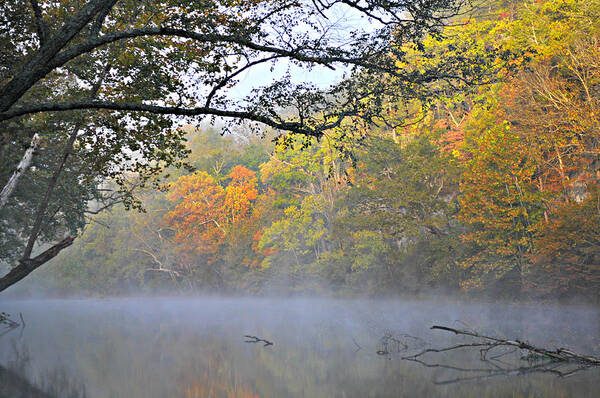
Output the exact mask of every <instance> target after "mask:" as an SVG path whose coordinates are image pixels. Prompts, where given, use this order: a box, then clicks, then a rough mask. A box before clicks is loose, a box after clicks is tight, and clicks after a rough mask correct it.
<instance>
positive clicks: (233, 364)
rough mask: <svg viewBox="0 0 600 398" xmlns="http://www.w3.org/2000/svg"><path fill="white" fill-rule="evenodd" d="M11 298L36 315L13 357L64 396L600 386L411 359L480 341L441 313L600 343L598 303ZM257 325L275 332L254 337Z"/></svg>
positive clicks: (521, 333) (7, 349) (6, 346)
mask: <svg viewBox="0 0 600 398" xmlns="http://www.w3.org/2000/svg"><path fill="white" fill-rule="evenodd" d="M2 307H3V310H5V311H7V312H9V313H12V314H18V313H19V312H21V313H22V314H23V316H24V318H25V321H26V327H25V329H24V330H23V331H22V335H19V333H20V332H19V331H13V332H11V333H10V334H7V335H5V336H3V337H2V338H0V365H2V366H4V367H7V368H9V369H16V370H18V371H19V372H21V374H22V375H23V376H24V377H26V378H27V379H28V380H29V381H31V382H32V383H34V384H36V385H37V386H39V387H41V389H42V390H44V391H47V392H54V395H55V396H67V394H71V395H70V396H88V397H221V396H223V397H256V396H259V397H370V396H372V397H380V396H389V397H392V396H393V397H398V396H407V397H414V396H427V397H431V396H473V397H475V396H476V397H482V396H483V397H487V396H490V397H492V396H494V397H495V396H498V397H502V396H516V397H518V396H536V397H538V396H541V397H564V396H574V397H584V396H595V394H596V393H597V391H599V390H600V377H599V376H600V372H599V371H598V369H588V370H585V371H581V372H577V373H575V374H573V375H572V376H570V377H564V378H561V377H557V375H556V374H548V373H528V374H522V375H514V376H510V375H501V376H498V377H486V378H481V379H478V380H471V381H462V382H456V383H454V382H453V383H450V384H440V383H444V382H446V381H452V380H455V379H460V378H470V377H473V376H477V375H481V372H474V371H458V370H455V369H448V368H444V367H439V366H436V367H428V366H425V365H423V364H420V363H415V362H411V361H406V360H402V359H401V358H402V356H404V355H406V353H407V352H417V351H419V350H422V349H423V348H424V347H443V346H448V345H451V344H457V343H460V342H465V341H467V340H466V339H465V338H461V337H457V336H453V335H451V334H449V333H446V332H443V331H435V330H433V331H432V330H430V329H429V328H430V327H431V326H432V325H434V324H437V325H447V326H451V327H458V328H463V329H464V328H468V329H473V330H477V331H478V332H480V333H482V334H488V335H492V336H498V337H506V338H517V339H522V340H526V341H528V342H530V343H532V344H537V345H540V346H546V347H558V346H561V347H565V346H566V347H569V348H571V349H573V350H576V351H578V352H582V353H586V354H596V355H597V353H598V351H600V345H599V343H600V339H599V336H600V311H599V310H598V309H594V308H590V307H585V306H575V305H570V306H558V305H540V304H535V305H534V304H519V305H512V304H505V303H496V304H482V303H478V304H472V303H471V304H466V303H461V302H458V301H453V300H446V299H430V300H421V301H407V300H333V299H309V298H293V299H291V298H286V299H284V298H273V299H267V298H214V297H213V298H154V299H148V298H129V299H85V300H29V301H4V302H3V303H2ZM244 335H252V336H257V337H259V338H262V339H266V340H268V341H271V342H273V343H274V345H272V346H267V347H265V346H264V345H263V344H262V343H258V344H252V343H246V342H245V338H244ZM386 335H387V336H394V337H395V338H398V339H401V340H402V341H403V342H404V343H406V344H407V345H408V346H409V348H408V349H407V350H406V351H405V350H400V347H396V346H393V345H389V346H387V347H385V348H387V349H388V350H387V351H389V352H387V353H386V354H384V355H380V354H378V351H379V352H380V353H381V351H382V344H384V339H385V336H386ZM399 351H402V352H399ZM423 359H424V361H425V362H426V363H427V364H429V365H431V364H445V365H451V366H453V367H455V368H461V369H462V368H464V369H472V368H486V367H487V368H489V367H490V366H491V365H490V364H488V363H484V362H482V361H480V359H479V352H478V350H477V349H474V350H464V351H459V352H452V353H450V354H434V353H431V354H427V355H426V356H425V357H424V358H423ZM507 361H508V359H507ZM521 362H522V363H521V364H519V366H528V362H527V361H521ZM529 365H531V364H529Z"/></svg>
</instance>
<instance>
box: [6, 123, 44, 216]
mask: <svg viewBox="0 0 600 398" xmlns="http://www.w3.org/2000/svg"><path fill="white" fill-rule="evenodd" d="M39 142H40V136H39V134H38V133H35V135H34V136H33V139H32V140H31V145H29V148H27V151H25V155H23V159H21V161H20V162H19V165H18V166H17V170H15V172H14V173H13V175H12V176H11V177H10V179H9V180H8V182H7V183H6V185H5V186H4V188H2V192H0V210H1V209H2V208H3V207H4V206H5V205H6V203H7V202H8V198H10V195H12V193H13V191H14V190H15V188H16V187H17V183H18V182H19V179H20V178H21V177H22V176H23V174H25V172H26V171H27V169H28V168H29V166H31V161H32V160H33V154H34V153H35V150H36V149H37V146H38V144H39Z"/></svg>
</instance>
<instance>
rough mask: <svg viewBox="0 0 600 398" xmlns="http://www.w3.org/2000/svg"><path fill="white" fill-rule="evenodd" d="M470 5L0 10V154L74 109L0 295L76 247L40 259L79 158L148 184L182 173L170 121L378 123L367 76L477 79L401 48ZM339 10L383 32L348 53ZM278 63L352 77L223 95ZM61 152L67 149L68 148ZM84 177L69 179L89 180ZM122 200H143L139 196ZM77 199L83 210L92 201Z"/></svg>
mask: <svg viewBox="0 0 600 398" xmlns="http://www.w3.org/2000/svg"><path fill="white" fill-rule="evenodd" d="M462 5H463V1H462V0H434V1H429V2H424V3H423V2H413V1H408V0H398V1H392V2H388V1H385V2H380V1H367V2H365V3H364V4H363V3H362V2H354V1H346V0H333V1H330V2H322V1H316V2H312V3H310V4H309V3H308V2H297V1H289V0H274V1H266V0H265V1H257V2H239V1H232V0H212V1H208V2H206V1H178V0H164V1H132V0H89V1H87V2H85V4H83V5H81V4H80V2H79V1H74V0H61V1H60V2H58V3H56V2H49V1H41V2H40V1H38V0H31V1H30V2H29V4H25V2H23V1H20V0H8V1H5V2H3V4H2V5H0V14H1V15H2V18H3V21H2V22H3V23H2V26H3V29H2V30H1V31H0V36H1V37H0V42H1V43H2V44H3V46H2V50H0V59H2V61H3V62H2V63H1V65H2V66H1V67H0V85H1V86H0V122H1V123H0V129H1V131H2V133H1V135H0V151H2V153H7V152H13V151H16V149H17V148H18V149H21V152H24V151H25V148H24V147H23V145H22V143H23V142H30V141H31V139H32V137H33V135H34V134H35V133H36V132H38V131H36V130H38V129H37V128H23V127H24V126H25V127H27V126H28V125H29V124H30V123H32V121H36V120H37V121H39V122H40V123H42V124H43V120H44V119H45V118H46V117H52V118H58V116H56V114H55V113H53V112H68V113H66V114H65V117H64V119H63V120H65V121H66V122H67V123H66V124H65V123H63V125H62V126H60V128H59V130H60V131H61V132H62V134H64V135H66V136H67V137H68V138H65V141H64V142H65V143H66V145H64V147H63V148H64V151H63V155H62V159H63V161H61V162H59V164H58V165H57V168H56V169H55V172H54V174H53V177H52V178H51V179H50V181H49V182H48V185H47V189H46V190H45V193H44V194H43V195H42V198H41V199H39V205H38V206H37V213H36V216H35V220H34V221H33V223H31V224H33V225H32V226H31V225H28V226H27V228H26V229H27V230H29V231H30V232H29V234H28V235H29V236H28V237H26V236H22V237H21V238H24V239H26V240H28V243H27V245H26V248H25V251H24V252H22V256H21V258H20V259H19V260H18V265H17V266H16V267H15V268H13V269H12V271H11V272H12V273H11V277H10V278H8V279H7V278H3V279H2V282H1V283H0V289H1V290H3V289H5V288H6V287H8V286H10V285H11V284H12V283H15V282H17V281H18V280H20V279H22V278H23V277H25V276H26V275H28V274H29V273H30V272H32V271H33V270H34V269H36V268H37V267H39V266H40V265H42V264H43V263H44V262H46V261H48V260H49V259H51V258H52V257H54V256H55V255H56V254H57V253H58V252H59V251H60V250H62V249H63V248H64V247H66V246H68V245H70V244H71V243H72V241H73V237H74V234H75V232H76V230H77V228H76V229H72V230H71V231H70V233H69V234H67V235H64V234H62V236H61V234H59V235H55V240H59V239H61V238H62V240H60V242H58V243H57V244H55V245H54V246H52V247H50V248H49V249H47V250H46V251H45V252H44V253H42V254H41V255H39V256H37V257H34V258H32V257H31V256H32V252H33V249H34V246H35V244H36V242H37V238H38V235H39V231H40V229H41V228H42V226H43V224H44V223H43V220H44V218H48V217H49V213H48V212H49V201H50V199H52V197H53V196H54V197H56V192H55V191H54V189H55V186H56V183H57V181H58V180H59V179H60V178H61V175H64V171H65V170H64V169H65V165H67V163H68V160H69V159H70V158H73V155H72V152H73V151H74V150H75V148H77V151H76V152H78V153H80V154H81V157H82V158H89V157H91V158H92V159H93V161H91V162H90V164H91V169H92V170H94V172H95V174H94V175H95V176H96V177H97V178H98V179H99V180H101V179H103V178H107V177H112V178H115V179H116V180H117V182H118V183H121V185H123V184H124V180H125V179H126V178H125V175H126V173H125V171H126V170H127V169H133V170H134V171H136V172H139V173H140V174H141V176H142V180H147V179H148V178H150V176H152V175H155V174H156V173H157V172H158V170H160V168H162V167H164V166H165V165H170V164H181V163H180V160H181V157H182V156H183V155H184V152H183V147H182V145H181V140H182V138H183V134H181V133H173V131H174V129H172V126H173V123H174V119H173V118H171V117H169V116H168V115H180V116H190V117H194V116H198V117H202V116H211V117H226V118H232V119H233V120H236V121H240V120H248V121H252V122H259V123H263V124H265V125H268V126H271V127H274V128H277V129H281V130H284V131H293V132H298V133H301V134H307V135H313V136H320V135H322V133H323V131H325V130H327V129H329V128H332V127H336V126H338V125H339V124H340V123H341V121H342V120H343V119H344V118H345V117H347V116H357V117H362V118H364V119H365V120H367V121H371V120H374V119H375V118H377V117H378V114H379V105H380V104H381V102H380V101H377V100H373V99H374V98H375V97H378V96H385V95H389V94H390V91H389V90H387V89H386V85H385V83H386V79H385V78H383V79H377V80H376V81H375V82H373V81H372V80H373V79H370V77H369V76H368V72H377V73H378V74H380V75H389V76H394V78H395V79H396V80H397V81H404V82H406V83H407V87H415V85H418V84H427V83H429V82H431V81H434V80H436V79H439V78H444V79H448V80H453V79H460V80H469V79H476V78H473V77H470V76H468V74H467V73H463V72H462V71H461V70H460V68H458V67H457V66H460V57H456V58H452V57H448V58H447V61H448V62H445V63H443V64H437V65H433V66H432V67H431V68H428V69H426V70H422V71H419V73H414V71H410V70H408V71H404V70H402V69H399V68H397V67H396V62H397V60H398V59H401V58H402V57H403V54H404V52H403V51H399V50H398V49H399V48H401V46H402V45H403V44H404V43H406V42H414V43H417V44H418V43H419V42H420V41H421V40H422V39H423V37H424V36H425V35H426V34H428V33H432V34H439V33H440V31H441V28H442V27H443V24H444V21H446V19H447V18H448V17H450V16H452V15H453V14H455V13H457V12H458V11H459V10H460V8H461V6H462ZM338 7H345V8H349V9H351V10H353V12H355V13H358V14H361V15H362V16H364V17H366V18H368V19H369V20H370V21H372V22H374V23H377V25H378V28H377V29H375V30H373V31H370V32H367V31H361V29H360V28H357V29H355V30H354V31H352V32H348V33H349V34H348V35H345V37H346V39H347V40H345V42H344V43H343V44H341V43H339V42H338V41H337V40H336V37H338V36H336V32H335V29H331V24H330V23H328V14H329V13H330V10H331V9H333V8H338ZM307 31H308V32H307ZM392 55H393V56H392ZM451 58H452V59H451ZM282 59H287V60H289V61H290V62H292V63H296V64H298V65H300V66H302V67H306V68H311V67H314V66H321V67H326V68H335V67H338V66H350V69H351V74H352V76H353V78H352V79H348V80H344V81H343V82H341V83H340V84H337V85H335V86H332V87H331V89H330V90H329V91H327V92H322V91H320V90H317V89H316V88H315V87H312V86H310V85H302V84H301V85H295V84H292V83H291V82H290V78H289V76H286V77H284V78H283V79H282V80H281V81H278V82H275V83H273V84H272V85H270V86H269V87H266V88H264V89H261V90H258V91H257V92H255V93H253V94H252V95H251V96H249V97H248V98H246V100H245V101H238V102H234V101H232V100H231V99H230V98H229V97H228V96H227V95H225V94H223V90H225V89H227V88H228V87H231V85H233V84H235V81H236V78H237V77H239V76H240V74H241V73H243V72H245V71H248V70H250V69H252V68H255V67H257V66H259V65H261V64H268V63H272V62H276V61H279V60H282ZM182 71H183V72H182ZM367 82H370V83H369V84H367ZM90 87H92V89H91V91H90ZM406 93H407V90H404V92H403V95H405V94H406ZM367 98H368V99H369V100H368V101H367V100H366V99H367ZM282 109H286V110H292V113H290V112H284V113H282V112H281V110H282ZM83 110H85V111H84V112H81V113H77V112H76V111H83ZM89 110H100V111H99V112H89ZM35 115H39V116H35ZM74 115H81V117H84V120H83V121H82V122H81V124H79V123H74V122H73V118H74ZM55 133H56V131H55ZM20 143H21V144H20ZM53 145H55V144H53ZM52 149H53V150H54V151H55V152H56V153H58V152H59V147H55V146H53V148H52ZM132 153H133V154H135V155H136V156H133V158H134V159H132V155H131V154H132ZM124 165H125V167H123V166H124ZM12 172H14V170H11V171H10V172H9V173H7V175H10V174H12ZM79 173H81V171H79ZM80 176H81V175H78V174H77V173H75V174H74V175H73V178H74V179H76V180H77V181H80V180H81V179H80ZM2 182H4V180H3V181H2ZM96 182H98V181H96ZM91 188H92V186H91V185H90V186H89V189H91ZM86 189H87V188H86ZM119 190H120V192H121V193H126V192H124V191H127V190H126V189H123V188H120V189H119ZM125 198H128V199H126V200H127V201H128V203H129V204H133V203H135V202H133V199H132V197H131V196H130V195H129V196H128V195H125ZM79 199H80V201H81V203H84V202H85V201H86V197H85V196H81V197H79ZM77 214H79V216H80V217H81V214H82V212H81V211H80V212H78V213H77ZM49 240H52V239H49Z"/></svg>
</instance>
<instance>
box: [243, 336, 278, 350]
mask: <svg viewBox="0 0 600 398" xmlns="http://www.w3.org/2000/svg"><path fill="white" fill-rule="evenodd" d="M244 337H245V338H247V339H248V340H246V341H245V342H246V343H265V344H264V346H263V347H268V346H270V345H274V344H275V343H273V342H272V341H269V340H265V339H261V338H260V337H256V336H248V335H245V336H244Z"/></svg>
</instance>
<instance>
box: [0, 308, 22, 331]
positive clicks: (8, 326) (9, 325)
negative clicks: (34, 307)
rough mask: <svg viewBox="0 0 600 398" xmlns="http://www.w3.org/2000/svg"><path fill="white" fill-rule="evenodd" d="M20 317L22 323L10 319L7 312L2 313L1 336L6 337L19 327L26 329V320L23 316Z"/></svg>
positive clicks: (0, 322) (0, 319) (0, 314)
mask: <svg viewBox="0 0 600 398" xmlns="http://www.w3.org/2000/svg"><path fill="white" fill-rule="evenodd" d="M19 317H20V318H21V323H18V322H15V321H13V320H12V319H10V315H9V314H7V313H6V312H2V313H0V336H4V335H5V334H7V333H8V332H10V331H12V330H14V329H16V328H18V327H22V328H23V329H25V320H24V319H23V314H21V313H19ZM21 333H23V330H21Z"/></svg>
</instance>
